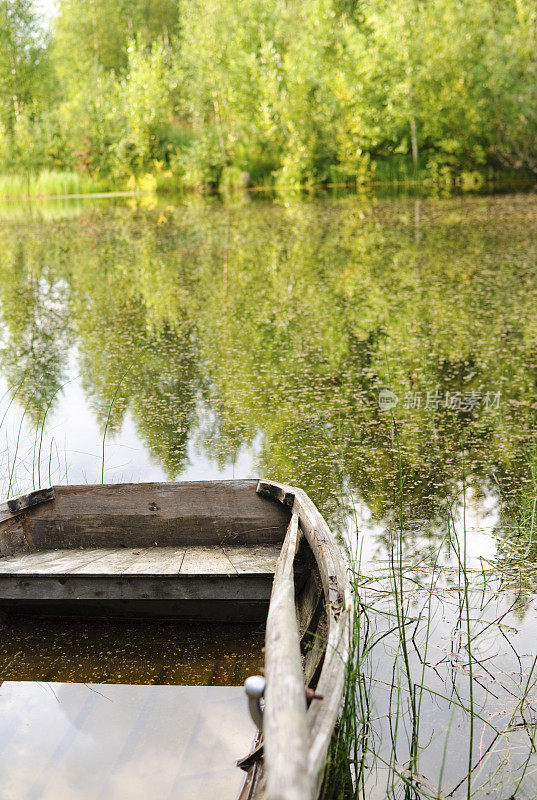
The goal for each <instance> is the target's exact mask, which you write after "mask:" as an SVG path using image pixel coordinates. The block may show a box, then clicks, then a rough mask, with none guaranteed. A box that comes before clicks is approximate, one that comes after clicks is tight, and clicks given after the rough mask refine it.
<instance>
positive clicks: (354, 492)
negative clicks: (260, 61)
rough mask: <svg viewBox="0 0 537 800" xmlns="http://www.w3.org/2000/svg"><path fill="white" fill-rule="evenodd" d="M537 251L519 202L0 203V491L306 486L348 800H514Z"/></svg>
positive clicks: (521, 719) (532, 704) (535, 534)
mask: <svg viewBox="0 0 537 800" xmlns="http://www.w3.org/2000/svg"><path fill="white" fill-rule="evenodd" d="M536 233H537V197H536V196H534V195H533V194H512V195H502V196H491V197H487V196H484V197H457V198H445V199H443V198H428V199H427V198H409V197H400V198H393V197H392V198H362V197H358V196H356V195H355V196H340V197H334V198H330V197H324V198H321V199H319V198H311V199H304V198H303V197H299V196H297V197H290V198H277V199H275V200H273V201H271V202H268V201H262V200H257V201H255V202H244V201H243V200H238V201H237V202H232V201H230V202H228V203H223V202H221V201H219V200H217V199H199V198H198V199H196V198H192V199H191V200H189V201H188V202H183V203H182V204H180V203H172V202H170V203H167V204H166V203H160V202H158V201H156V200H154V199H151V198H144V199H141V200H133V201H129V202H128V203H125V204H110V203H106V204H96V203H91V202H89V201H82V202H80V203H76V204H75V203H73V204H59V203H56V204H53V203H49V204H42V205H37V206H28V207H26V208H25V209H24V210H21V207H16V206H12V207H7V206H6V207H4V208H2V209H1V212H0V236H1V241H2V248H1V252H0V268H1V275H2V280H1V282H0V364H1V374H2V385H1V386H0V398H2V399H1V403H0V422H1V427H0V451H1V453H0V486H1V488H2V494H3V495H12V494H15V493H18V492H20V491H24V490H27V489H29V488H33V486H37V485H45V484H48V483H54V482H55V483H66V482H69V483H86V482H100V481H101V479H102V477H103V476H104V479H105V481H107V482H118V481H126V480H128V481H149V480H164V479H177V480H188V479H212V478H232V477H236V478H242V477H254V476H257V475H260V476H264V477H267V478H273V479H281V480H285V481H286V482H289V483H295V484H297V485H299V486H302V487H303V488H304V489H305V490H306V491H307V492H308V493H309V494H310V495H311V497H312V498H313V499H314V501H315V502H316V503H317V504H318V506H319V507H320V509H321V510H322V511H323V513H324V514H325V516H326V518H327V520H328V521H329V522H330V524H331V525H332V527H333V529H334V530H335V531H337V532H339V533H341V535H342V536H343V537H344V538H345V540H346V542H347V543H348V544H349V546H350V548H351V550H352V553H353V555H352V559H353V573H352V575H353V580H354V584H355V592H356V597H357V598H358V600H359V603H360V611H361V616H360V619H361V624H362V627H361V630H360V636H361V650H360V659H363V660H361V661H360V664H361V675H362V680H363V684H362V683H361V684H360V686H361V687H362V688H361V689H360V691H361V692H362V694H361V695H360V700H359V702H358V712H357V714H358V729H359V730H358V734H357V735H358V736H359V737H360V739H359V741H360V753H361V754H362V755H361V758H363V762H361V763H362V765H363V772H362V774H363V776H364V777H363V782H364V792H365V796H367V797H371V798H374V800H376V799H377V798H378V799H379V800H382V798H385V797H390V798H399V797H405V798H406V797H409V798H415V797H419V798H422V797H423V798H425V797H432V798H445V797H453V798H466V797H475V798H478V799H479V800H481V798H494V800H507V798H510V797H512V796H516V797H517V798H534V797H535V796H537V783H536V779H535V767H536V766H537V761H536V759H535V752H536V747H535V744H536V743H535V731H537V705H536V702H537V695H536V693H535V688H536V686H535V680H536V678H537V668H536V667H535V664H536V658H537V645H536V642H537V617H536V613H535V609H536V589H535V587H536V585H537V583H536V577H537V568H536V557H537V518H536V514H537V499H536V498H537V442H536V421H537V312H536V309H537V235H536ZM103 440H104V446H103ZM129 635H130V634H128V633H125V638H124V639H121V637H120V636H119V634H118V637H119V638H118V639H117V645H114V647H116V646H117V648H118V650H121V647H122V646H123V645H122V644H121V642H123V643H124V644H125V647H127V646H128V648H129V650H130V651H131V652H132V653H133V656H132V659H133V661H135V660H136V659H137V658H140V659H141V660H142V661H143V660H144V652H145V646H144V644H143V643H144V641H145V640H144V637H143V636H142V637H141V639H139V640H137V641H139V642H140V645H139V647H138V645H131V644H128V645H127V642H128V641H130V640H129ZM167 635H168V634H166V635H165V637H164V638H166V636H167ZM31 636H32V637H33V638H31V639H30V640H28V641H31V642H32V644H31V649H32V650H33V649H36V650H38V649H39V644H38V642H37V639H36V638H35V637H36V636H37V638H38V635H37V634H34V633H32V635H31ZM133 636H134V635H133ZM144 636H145V634H144ZM172 638H173V637H172ZM104 640H105V641H110V643H111V648H110V649H113V648H112V643H113V640H114V637H113V636H111V637H110V638H109V639H106V637H104ZM135 640H136V637H135V636H134V638H133V640H132V641H133V642H134V641H135ZM147 641H148V645H147V652H149V650H150V647H151V646H150V645H149V640H147ZM21 647H23V646H22V644H21ZM167 647H168V645H165V646H164V647H163V653H164V654H166V653H167V652H171V650H170V651H168V650H167ZM241 647H242V645H241ZM241 647H239V649H238V651H237V652H238V653H239V655H240V657H241V658H242V653H244V657H245V658H246V657H248V658H249V657H250V655H249V653H248V647H247V646H246V645H245V650H244V651H243V650H242V649H241ZM23 649H24V648H23ZM179 649H180V648H179ZM200 652H201V651H200ZM122 658H123V657H122V656H121V657H119V658H118V661H117V663H118V664H120V663H121V664H122V666H118V667H117V669H118V674H124V675H125V676H126V677H125V680H127V681H129V682H132V683H136V682H137V680H136V679H135V678H131V677H128V676H133V675H136V674H139V673H138V672H137V667H136V666H135V664H134V663H130V662H129V659H127V658H124V659H123V661H122ZM159 658H160V656H159ZM100 659H101V657H100V656H99V659H98V660H99V664H100ZM157 660H158V659H157ZM239 660H240V659H239ZM23 661H24V659H22V660H21V661H20V662H19V663H20V664H21V670H22V669H23V666H22V665H23ZM168 661H169V659H168V658H167V656H166V657H164V655H163V657H162V662H160V661H159V663H158V664H157V662H155V663H154V665H152V666H150V668H149V669H147V673H146V674H147V682H148V683H151V682H153V681H156V682H158V674H157V673H158V670H159V669H160V668H161V667H165V666H166V664H167V663H168ZM111 669H112V673H113V670H114V669H116V667H111ZM241 669H242V667H241V668H239V667H237V670H238V671H237V675H238V674H239V673H240V672H241ZM121 670H124V672H123V673H121ZM209 671H210V669H209V668H208V672H209ZM224 671H225V670H224ZM208 672H207V674H208ZM112 673H111V674H112ZM10 674H11V675H13V679H20V678H17V677H16V672H12V673H10ZM170 674H172V673H170ZM204 674H205V673H204ZM90 677H91V670H90ZM241 677H242V676H241ZM58 679H59V680H64V679H67V678H62V677H61V676H60V677H59V678H58ZM92 680H95V681H99V682H106V681H107V677H106V675H105V676H104V677H103V676H102V675H101V677H97V676H95V678H94V679H92ZM122 680H123V679H122ZM237 680H238V677H237ZM418 721H419V724H418ZM409 786H410V788H409Z"/></svg>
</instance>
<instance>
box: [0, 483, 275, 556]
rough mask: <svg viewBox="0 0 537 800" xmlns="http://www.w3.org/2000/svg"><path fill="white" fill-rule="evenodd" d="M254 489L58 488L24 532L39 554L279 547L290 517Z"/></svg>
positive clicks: (25, 520) (27, 518) (30, 514)
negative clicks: (156, 548)
mask: <svg viewBox="0 0 537 800" xmlns="http://www.w3.org/2000/svg"><path fill="white" fill-rule="evenodd" d="M255 488H256V481H250V480H248V481H212V482H211V481H200V482H184V483H142V484H109V485H106V484H105V485H98V486H56V487H54V500H53V502H49V503H43V504H41V505H38V506H34V507H32V508H29V509H27V510H26V511H25V512H24V513H23V514H22V515H21V517H20V526H21V528H22V530H23V532H24V540H25V542H26V544H27V546H28V547H30V548H33V549H39V550H43V549H50V548H77V547H111V548H119V547H133V546H139V547H151V546H154V545H155V544H156V545H158V546H164V547H172V546H175V547H179V546H180V545H185V546H188V545H191V544H195V545H215V544H220V545H225V546H227V545H233V544H237V545H238V544H241V545H249V544H256V545H257V544H275V543H278V542H279V543H281V542H282V541H283V539H284V536H285V531H286V528H287V523H288V521H289V512H288V510H287V509H284V508H282V507H281V506H279V505H278V504H277V503H272V502H271V501H270V500H267V499H266V498H264V497H261V496H260V495H258V494H257V493H256V491H255ZM2 530H3V528H2V526H1V524H0V538H1V536H2ZM4 552H12V550H5V551H4Z"/></svg>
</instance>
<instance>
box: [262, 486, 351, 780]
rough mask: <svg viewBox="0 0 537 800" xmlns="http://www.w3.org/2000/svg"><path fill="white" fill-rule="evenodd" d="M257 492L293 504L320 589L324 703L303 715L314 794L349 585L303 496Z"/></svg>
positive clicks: (331, 714)
mask: <svg viewBox="0 0 537 800" xmlns="http://www.w3.org/2000/svg"><path fill="white" fill-rule="evenodd" d="M257 491H258V492H260V493H261V494H263V495H264V496H266V497H272V498H273V499H275V500H278V501H279V502H280V503H284V504H285V505H289V504H290V503H291V502H292V510H293V514H297V515H298V517H299V521H300V527H301V528H302V530H303V531H304V534H305V536H306V538H307V540H308V543H309V545H310V547H311V549H312V552H313V555H314V557H315V560H316V563H317V567H318V569H319V573H320V576H321V580H322V584H323V593H324V596H325V605H326V621H327V627H328V631H327V637H326V638H327V641H326V651H325V656H324V660H323V664H322V669H321V673H320V676H319V680H318V683H317V692H318V694H319V695H322V697H323V700H322V701H319V700H315V701H314V702H312V704H311V705H310V707H309V709H308V713H307V717H308V725H309V731H310V748H309V754H308V772H309V775H310V778H311V780H312V782H313V785H314V790H315V791H316V792H318V791H319V789H320V785H321V782H322V778H323V774H324V766H325V763H326V755H327V752H328V747H329V744H330V739H331V737H332V733H333V731H334V726H335V724H336V721H337V717H338V714H339V711H340V706H341V700H342V696H343V689H344V684H345V671H346V664H347V659H348V656H349V644H350V633H351V610H352V597H351V592H350V585H349V581H348V578H347V572H346V566H345V562H344V560H343V557H342V554H341V551H340V548H339V546H338V545H337V543H336V542H335V540H334V538H333V536H332V533H331V531H330V529H329V527H328V525H327V524H326V522H325V520H324V519H323V517H322V515H321V514H320V513H319V511H318V509H317V508H316V506H315V504H314V503H313V502H312V501H311V500H310V498H309V497H308V495H307V494H306V493H305V492H303V491H302V490H301V489H297V488H295V487H292V486H286V485H284V484H276V483H272V482H269V481H259V484H258V488H257ZM292 498H294V500H292Z"/></svg>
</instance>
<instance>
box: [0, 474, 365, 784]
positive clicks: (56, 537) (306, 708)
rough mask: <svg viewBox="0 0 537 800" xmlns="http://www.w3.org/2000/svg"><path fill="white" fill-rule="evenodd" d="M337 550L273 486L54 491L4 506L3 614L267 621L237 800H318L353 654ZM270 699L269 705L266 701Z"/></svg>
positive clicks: (316, 516)
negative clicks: (253, 730) (253, 727)
mask: <svg viewBox="0 0 537 800" xmlns="http://www.w3.org/2000/svg"><path fill="white" fill-rule="evenodd" d="M350 608H351V599H350V590H349V584H348V580H347V576H346V568H345V563H344V559H343V556H342V552H341V550H340V548H339V546H338V545H337V543H336V541H335V539H334V537H333V536H332V534H331V532H330V530H329V528H328V526H327V524H326V522H325V521H324V519H323V517H322V516H321V514H320V513H319V511H318V510H317V508H316V507H315V505H314V504H313V503H312V501H311V500H310V499H309V497H308V496H307V495H306V494H305V493H304V492H303V491H302V490H300V489H296V488H293V487H290V486H286V485H283V484H277V483H272V482H268V481H259V482H258V481H255V480H253V481H252V480H247V481H216V482H195V483H148V484H112V485H98V486H61V487H60V486H58V487H52V488H50V489H44V490H39V491H37V492H33V493H31V494H29V495H25V496H24V497H20V498H16V499H14V500H10V501H7V502H6V503H4V504H2V505H0V609H4V610H7V611H8V612H10V613H32V614H36V613H41V614H51V613H52V614H59V615H72V614H78V615H83V616H93V615H98V616H102V615H105V616H110V615H113V616H118V615H129V616H146V615H152V616H174V617H183V618H185V619H190V620H197V619H203V620H218V621H235V622H236V621H241V620H253V619H259V620H266V635H265V645H266V646H265V675H264V676H263V677H253V678H252V679H249V680H248V681H247V686H246V690H247V694H248V697H249V705H250V710H251V712H252V715H253V717H254V719H255V720H256V721H257V723H258V727H259V731H258V735H257V737H256V741H255V742H254V746H253V749H252V752H251V753H250V754H249V755H248V756H247V757H246V758H244V759H242V761H241V762H239V765H240V766H241V768H242V769H243V770H244V771H245V773H246V775H245V782H244V785H243V788H242V791H241V794H240V800H314V798H316V797H317V796H318V794H319V791H320V788H321V783H322V780H323V775H324V769H325V764H326V757H327V752H328V747H329V743H330V739H331V736H332V733H333V730H334V726H335V723H336V721H337V717H338V713H339V710H340V706H341V700H342V695H343V689H344V681H345V671H346V665H347V660H348V654H349V639H350V620H351V614H350ZM261 698H263V699H261Z"/></svg>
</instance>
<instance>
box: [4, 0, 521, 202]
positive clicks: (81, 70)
mask: <svg viewBox="0 0 537 800" xmlns="http://www.w3.org/2000/svg"><path fill="white" fill-rule="evenodd" d="M39 6H40V4H39V3H37V2H32V0H0V42H1V47H0V172H4V173H6V172H11V173H18V174H28V173H37V172H39V171H41V170H48V171H51V170H76V171H78V172H79V173H81V174H82V175H85V176H90V177H93V178H96V179H101V178H108V179H109V180H111V181H114V182H119V183H125V182H127V181H128V180H129V179H130V180H131V182H135V181H136V180H139V179H140V177H141V176H145V175H147V173H152V174H153V175H155V176H156V178H157V179H158V180H159V181H160V182H162V183H165V182H166V181H169V183H170V185H177V184H179V183H181V184H183V185H187V186H194V187H195V186H199V187H201V186H206V185H220V186H223V187H226V186H227V187H229V186H235V185H238V184H241V183H243V182H248V181H252V182H254V183H257V184H260V183H272V182H275V183H280V184H287V185H288V184H295V183H307V182H310V181H347V180H361V179H364V178H366V177H367V176H369V175H371V174H372V168H373V167H374V165H375V164H383V163H385V162H391V163H392V164H394V163H399V164H402V165H406V166H405V168H407V167H408V168H407V173H406V174H411V173H412V174H414V175H423V174H428V175H429V176H430V177H431V178H436V179H438V178H439V177H440V178H442V176H443V177H444V178H446V179H450V180H452V179H453V177H456V176H460V175H461V174H462V173H463V172H465V173H468V172H472V171H476V170H480V171H481V172H484V171H485V170H486V169H488V168H491V167H492V168H495V167H496V168H497V167H509V168H516V169H519V168H523V169H527V170H531V171H533V172H537V6H536V5H535V2H534V0H398V2H397V3H394V2H390V1H389V0H361V2H359V0H300V2H299V1H298V0H203V2H202V0H58V3H57V10H56V14H55V16H54V17H53V18H52V20H50V21H49V22H48V23H45V22H44V21H43V20H41V19H40V17H39V13H38V8H39Z"/></svg>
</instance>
